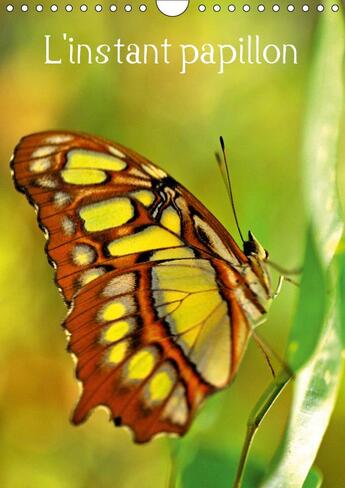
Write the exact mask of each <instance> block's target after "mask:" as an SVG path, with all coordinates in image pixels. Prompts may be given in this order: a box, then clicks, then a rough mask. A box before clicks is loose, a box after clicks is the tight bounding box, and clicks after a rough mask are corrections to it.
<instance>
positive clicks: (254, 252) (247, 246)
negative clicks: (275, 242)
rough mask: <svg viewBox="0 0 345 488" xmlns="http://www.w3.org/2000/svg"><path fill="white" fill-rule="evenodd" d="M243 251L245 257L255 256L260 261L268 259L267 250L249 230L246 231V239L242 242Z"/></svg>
mask: <svg viewBox="0 0 345 488" xmlns="http://www.w3.org/2000/svg"><path fill="white" fill-rule="evenodd" d="M243 251H244V254H245V255H246V256H247V257H249V256H255V257H256V258H258V259H259V260H260V261H267V259H268V251H266V249H265V248H263V247H262V245H261V244H260V242H259V241H258V240H257V239H256V237H255V236H254V234H253V233H252V232H251V231H248V240H247V241H244V243H243Z"/></svg>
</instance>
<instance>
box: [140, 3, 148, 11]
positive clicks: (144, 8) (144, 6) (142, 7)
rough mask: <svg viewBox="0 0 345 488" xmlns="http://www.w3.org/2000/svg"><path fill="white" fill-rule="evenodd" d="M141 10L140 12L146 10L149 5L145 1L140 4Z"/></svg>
mask: <svg viewBox="0 0 345 488" xmlns="http://www.w3.org/2000/svg"><path fill="white" fill-rule="evenodd" d="M139 10H140V12H146V10H147V6H146V5H145V4H144V3H142V4H141V5H139Z"/></svg>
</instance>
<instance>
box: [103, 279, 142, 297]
mask: <svg viewBox="0 0 345 488" xmlns="http://www.w3.org/2000/svg"><path fill="white" fill-rule="evenodd" d="M134 287H135V274H134V273H125V274H122V275H119V276H115V278H112V279H111V280H110V281H109V282H108V283H107V285H106V287H105V288H104V290H103V296H105V297H114V296H117V295H121V294H124V293H130V292H133V291H134Z"/></svg>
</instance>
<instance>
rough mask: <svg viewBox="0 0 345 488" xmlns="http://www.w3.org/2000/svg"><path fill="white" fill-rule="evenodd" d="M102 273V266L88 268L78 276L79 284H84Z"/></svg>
mask: <svg viewBox="0 0 345 488" xmlns="http://www.w3.org/2000/svg"><path fill="white" fill-rule="evenodd" d="M103 274H104V269H103V268H93V269H88V270H87V271H85V272H84V273H83V274H82V275H81V276H80V278H79V282H80V284H81V286H85V285H87V284H88V283H90V282H91V281H93V280H95V279H96V278H98V277H99V276H102V275H103Z"/></svg>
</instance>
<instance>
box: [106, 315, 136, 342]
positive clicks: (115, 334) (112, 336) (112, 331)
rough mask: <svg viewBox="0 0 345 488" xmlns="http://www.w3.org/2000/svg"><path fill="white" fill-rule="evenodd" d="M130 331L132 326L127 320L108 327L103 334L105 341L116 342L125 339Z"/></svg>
mask: <svg viewBox="0 0 345 488" xmlns="http://www.w3.org/2000/svg"><path fill="white" fill-rule="evenodd" d="M130 329H131V326H130V323H129V322H128V321H127V320H120V321H118V322H115V323H114V324H112V325H110V327H108V329H107V330H106V331H105V333H104V334H103V339H104V340H105V341H107V342H116V341H118V340H120V339H122V338H123V337H125V335H127V334H128V332H129V331H130Z"/></svg>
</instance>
